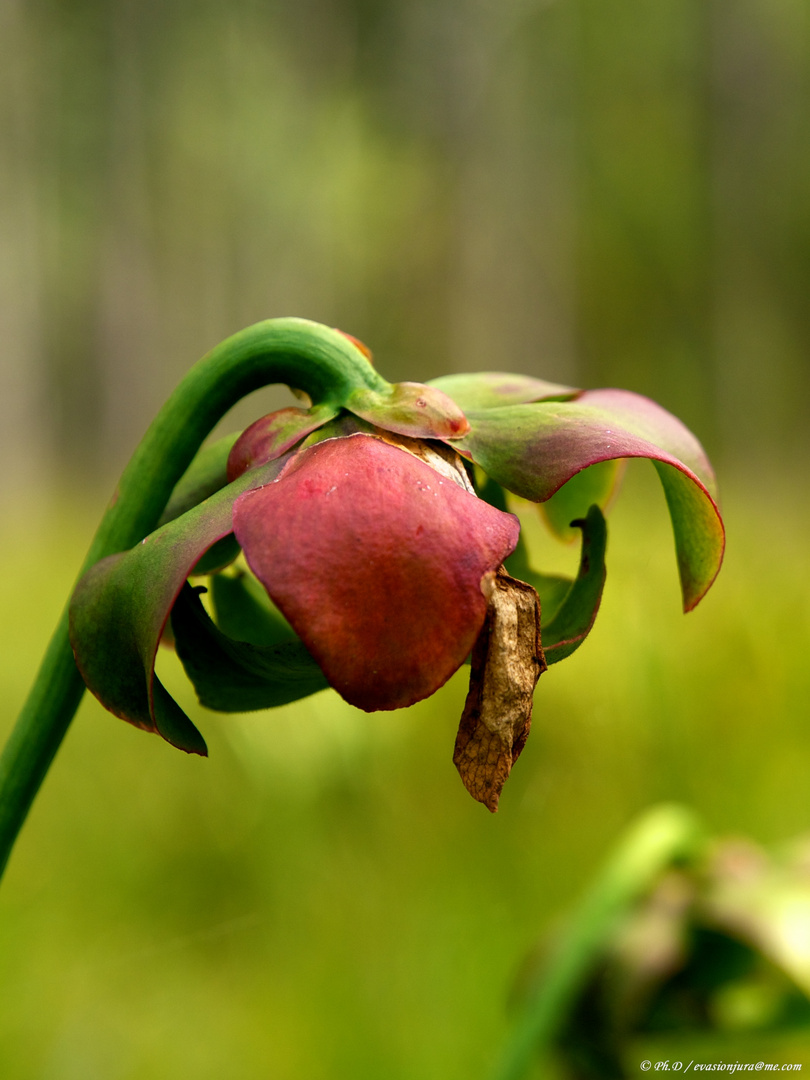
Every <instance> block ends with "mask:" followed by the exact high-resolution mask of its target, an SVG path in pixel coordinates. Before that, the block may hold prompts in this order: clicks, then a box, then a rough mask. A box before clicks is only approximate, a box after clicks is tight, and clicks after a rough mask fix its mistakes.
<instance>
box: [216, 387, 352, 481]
mask: <svg viewBox="0 0 810 1080" xmlns="http://www.w3.org/2000/svg"><path fill="white" fill-rule="evenodd" d="M339 412H340V407H339V406H338V405H333V404H330V403H326V404H324V405H313V407H312V408H311V409H296V408H292V407H290V408H287V409H279V410H278V411H277V412H273V413H270V414H269V415H268V416H263V417H262V418H261V420H257V421H256V422H255V423H254V424H251V425H250V427H249V428H246V429H245V431H243V432H242V434H241V435H240V436H239V438H238V439H237V440H236V443H235V444H234V447H233V449H232V450H231V453H230V456H229V457H228V479H229V480H235V479H236V477H237V476H241V475H242V473H243V472H247V471H248V469H254V468H255V467H256V466H257V465H264V464H265V463H266V462H268V461H274V460H275V459H276V458H279V457H281V455H282V454H286V452H287V451H288V450H291V449H292V448H293V447H294V446H295V444H296V443H299V442H301V440H302V439H305V438H306V437H307V435H310V434H311V433H312V432H313V431H317V430H318V428H320V427H323V425H324V424H326V423H328V421H330V420H333V419H334V418H335V417H336V416H337V414H338V413H339Z"/></svg>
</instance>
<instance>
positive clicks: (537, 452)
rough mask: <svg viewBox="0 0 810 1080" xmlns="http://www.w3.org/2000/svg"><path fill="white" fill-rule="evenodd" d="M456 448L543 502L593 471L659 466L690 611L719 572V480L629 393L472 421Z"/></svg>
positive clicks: (660, 412)
mask: <svg viewBox="0 0 810 1080" xmlns="http://www.w3.org/2000/svg"><path fill="white" fill-rule="evenodd" d="M468 418H469V420H470V425H471V430H470V432H469V434H468V435H465V436H464V437H463V438H462V439H460V440H457V441H454V442H453V446H454V447H456V448H457V449H458V450H459V451H460V452H461V453H464V454H465V455H468V456H469V457H471V458H472V460H473V461H475V462H476V463H477V464H478V465H480V466H481V467H482V468H483V469H484V470H485V471H486V472H487V473H489V475H490V476H492V477H493V478H494V479H495V480H497V481H498V483H500V484H503V486H504V487H506V488H508V489H509V490H510V491H513V492H514V493H515V494H516V495H521V496H523V497H524V498H527V499H532V500H534V501H536V502H542V501H544V500H545V499H548V498H549V496H551V495H553V494H554V492H555V491H557V490H558V489H559V488H560V487H562V485H563V484H564V483H565V482H566V481H567V480H570V478H571V477H572V476H574V475H575V474H576V473H578V472H579V471H580V470H582V469H584V468H586V467H587V466H589V465H593V464H595V463H596V462H599V461H608V460H612V459H614V458H626V457H645V458H649V459H651V460H652V461H653V463H654V464H655V466H656V468H657V470H658V474H659V476H660V477H661V482H662V485H663V487H664V493H665V495H666V499H667V503H668V506H669V511H670V516H671V518H672V525H673V529H674V533H675V547H676V553H677V558H678V569H679V571H680V577H681V588H682V592H683V599H684V609H685V610H686V611H690V610H691V609H692V608H693V607H694V606H695V605H696V604H697V603H698V601H699V600H700V599H701V598H702V597H703V596H704V595H705V593H706V591H707V590H708V588H709V586H710V585H711V583H712V581H713V580H714V578H715V577H716V575H717V572H718V570H719V569H720V564H721V562H722V559H723V549H724V544H725V534H724V531H723V523H722V519H721V517H720V512H719V510H718V508H717V504H716V502H715V492H716V484H715V479H714V473H713V472H712V468H711V465H710V464H709V461H708V458H707V457H706V454H705V453H704V451H703V448H702V447H701V445H700V443H699V442H698V441H697V439H696V438H695V437H694V435H692V433H691V432H690V431H689V429H688V428H686V427H685V426H684V425H683V424H682V423H681V422H680V420H678V419H676V417H674V416H672V414H671V413H668V412H667V411H666V410H665V409H662V408H661V407H660V405H656V404H655V402H653V401H650V400H649V399H648V398H644V397H641V396H640V395H639V394H633V393H631V392H629V391H625V390H593V391H587V392H586V393H583V394H582V395H580V397H579V398H577V400H575V401H549V402H538V403H536V404H530V405H514V406H511V407H509V408H499V409H482V410H480V411H477V412H476V411H470V412H469V413H468Z"/></svg>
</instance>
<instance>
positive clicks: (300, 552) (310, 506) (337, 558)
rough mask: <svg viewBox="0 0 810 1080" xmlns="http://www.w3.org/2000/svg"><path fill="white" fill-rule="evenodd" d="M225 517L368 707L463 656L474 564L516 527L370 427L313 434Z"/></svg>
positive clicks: (478, 618)
mask: <svg viewBox="0 0 810 1080" xmlns="http://www.w3.org/2000/svg"><path fill="white" fill-rule="evenodd" d="M234 528H235V532H236V536H237V538H238V540H239V542H240V543H241V544H242V547H243V549H244V553H245V556H246V558H247V560H248V562H249V564H250V566H251V568H252V570H253V572H254V573H255V574H256V576H257V577H258V578H259V580H260V581H261V582H262V583H263V584H264V586H265V588H266V589H267V592H268V594H269V595H270V597H271V598H272V599H273V601H274V602H275V603H276V604H277V605H278V606H279V608H280V609H281V610H282V612H283V613H284V615H285V616H286V617H287V619H288V620H289V621H290V623H291V624H292V626H293V628H294V629H295V631H296V633H298V634H299V636H300V637H301V638H302V640H303V641H304V643H305V645H306V646H307V648H308V649H309V650H310V652H311V653H312V655H313V656H314V657H315V659H316V660H317V662H318V663H319V664H320V666H321V668H322V669H323V671H324V673H325V675H326V677H327V679H328V680H329V682H330V684H331V685H332V686H333V687H334V688H335V689H336V690H337V691H338V692H339V693H340V694H341V695H342V696H343V697H344V698H345V699H346V700H347V701H349V702H350V703H351V704H353V705H356V706H358V707H359V708H362V709H365V710H367V711H374V710H377V709H396V708H403V707H405V706H407V705H411V704H413V703H414V702H415V701H419V700H421V699H422V698H425V697H428V696H429V695H430V694H432V693H433V692H434V691H435V690H437V689H438V688H439V687H440V686H441V685H442V684H443V683H444V682H446V680H447V679H448V678H449V677H450V676H451V675H452V674H453V672H454V671H456V670H457V669H458V668H459V667H460V665H461V664H462V663H463V661H464V659H465V657H466V656H467V655H468V654H469V652H470V649H471V648H472V645H473V643H474V642H475V640H476V638H477V636H478V634H479V632H480V630H481V627H482V625H483V622H484V617H485V614H486V600H485V598H484V595H483V593H482V591H481V581H482V579H483V577H484V575H485V574H487V573H488V572H489V571H493V570H495V568H496V567H497V566H499V565H500V563H501V562H502V561H503V559H504V558H505V557H506V556H507V555H508V554H509V553H510V552H511V551H512V550H514V548H515V545H516V544H517V539H518V532H519V525H518V522H517V519H516V518H515V517H513V515H511V514H504V513H502V512H501V511H499V510H496V509H495V508H494V507H491V506H489V505H488V504H487V503H485V502H483V501H482V500H479V499H477V498H476V497H475V496H474V495H471V494H470V493H469V492H467V491H464V490H463V489H462V488H461V487H459V486H457V485H456V484H454V483H453V482H452V480H449V479H446V478H444V477H442V476H441V475H439V474H438V473H437V472H435V471H434V470H433V469H431V468H430V466H428V465H426V464H424V463H423V462H422V461H420V460H418V459H417V458H416V457H414V456H413V455H411V454H409V453H407V452H406V451H404V450H400V449H399V448H397V447H394V446H391V445H389V444H388V443H385V442H383V441H381V440H379V439H376V438H373V437H371V436H368V435H354V436H351V437H349V438H345V439H334V440H330V441H327V442H323V443H320V444H318V445H316V446H314V447H312V448H311V449H309V450H307V451H305V452H303V453H302V454H300V455H298V456H297V457H296V458H295V459H294V460H293V461H291V462H290V463H289V465H287V466H286V467H285V469H284V471H283V472H282V473H281V475H280V476H279V478H278V480H277V481H276V482H275V483H272V484H269V485H268V486H266V487H264V488H262V489H260V490H257V491H253V492H250V493H245V495H243V496H240V498H239V499H237V501H236V504H235V507H234Z"/></svg>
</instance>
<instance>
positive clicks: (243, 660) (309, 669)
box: [172, 585, 329, 712]
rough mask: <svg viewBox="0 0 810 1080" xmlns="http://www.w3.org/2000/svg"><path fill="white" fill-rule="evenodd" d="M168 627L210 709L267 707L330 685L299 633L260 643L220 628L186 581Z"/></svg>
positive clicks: (249, 710) (195, 685) (190, 675)
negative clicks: (272, 643) (280, 640)
mask: <svg viewBox="0 0 810 1080" xmlns="http://www.w3.org/2000/svg"><path fill="white" fill-rule="evenodd" d="M172 629H173V630H174V637H175V645H176V648H177V655H178V656H179V657H180V660H181V661H182V663H183V667H184V668H185V670H186V674H187V675H188V677H189V679H190V680H191V682H192V683H193V684H194V689H195V690H196V691H197V696H198V698H199V699H200V704H201V705H204V706H205V707H206V708H208V709H216V710H218V711H219V712H251V711H253V710H255V709H271V708H275V706H277V705H287V704H289V703H290V702H291V701H298V700H299V699H300V698H304V697H308V696H309V695H310V694H315V693H317V691H319V690H325V689H326V688H327V687H328V685H329V684H328V683H327V681H326V678H325V676H324V674H323V672H322V671H321V669H320V668H319V667H318V665H317V664H316V663H315V661H314V660H313V659H312V657H311V656H310V654H309V653H308V652H307V650H306V648H305V647H304V645H303V644H302V643H301V641H299V640H298V639H294V640H291V641H285V642H282V643H281V644H277V645H267V646H258V645H251V644H250V643H249V642H245V641H238V640H235V639H234V638H230V637H228V636H227V635H226V634H223V633H222V631H221V630H219V629H218V628H217V627H216V626H215V625H214V623H213V622H212V621H211V619H210V618H209V616H208V613H207V612H206V610H205V608H204V607H203V605H202V603H201V602H200V598H199V596H198V595H197V593H196V591H195V590H194V589H192V588H191V587H190V586H189V585H186V586H185V587H184V588H183V590H182V591H181V593H180V595H179V597H178V598H177V601H176V602H175V604H174V607H173V608H172Z"/></svg>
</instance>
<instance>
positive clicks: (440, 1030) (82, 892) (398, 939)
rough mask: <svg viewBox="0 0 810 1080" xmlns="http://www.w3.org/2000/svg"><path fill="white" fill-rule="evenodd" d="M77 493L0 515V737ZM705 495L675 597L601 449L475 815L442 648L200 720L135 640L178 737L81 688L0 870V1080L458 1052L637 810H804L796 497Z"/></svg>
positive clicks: (658, 513)
mask: <svg viewBox="0 0 810 1080" xmlns="http://www.w3.org/2000/svg"><path fill="white" fill-rule="evenodd" d="M77 507H78V508H77ZM84 509H85V504H84V503H81V502H79V503H76V502H74V503H73V504H72V505H69V504H68V502H67V501H66V500H64V499H63V500H62V502H61V504H60V505H56V504H54V505H53V506H51V507H49V508H44V509H40V510H38V511H37V512H32V510H31V508H30V507H27V508H23V510H22V511H19V513H18V515H17V516H15V514H13V513H12V511H11V510H10V509H8V511H7V513H6V514H5V515H4V517H3V524H2V528H1V529H0V553H1V554H2V556H3V559H2V564H3V567H4V571H5V573H4V577H3V581H2V584H0V590H2V591H1V592H0V610H2V615H3V619H2V627H1V628H0V648H1V655H2V660H1V661H0V702H2V704H0V723H1V725H2V729H3V731H4V732H5V731H6V730H8V728H10V726H11V724H12V721H13V718H14V716H15V714H16V710H17V708H18V707H19V705H20V704H21V702H22V699H23V697H24V694H25V692H26V690H27V686H28V683H29V682H30V680H31V679H32V678H33V676H34V672H35V669H36V664H37V662H38V657H39V654H40V653H41V651H42V649H43V648H44V645H45V643H46V640H47V637H48V635H49V633H50V631H51V628H52V625H53V623H54V622H55V621H56V618H57V616H58V613H59V610H60V607H61V604H62V602H63V599H64V596H65V595H66V593H67V591H68V589H69V587H70V583H71V580H72V576H73V573H74V572H75V568H76V567H77V566H78V564H79V562H80V560H81V557H82V555H83V551H84V548H85V546H86V544H87V541H88V539H89V533H90V530H91V528H92V524H93V523H92V521H91V518H90V515H89V513H85V512H84ZM725 509H726V519H727V524H728V528H729V536H730V544H729V550H728V555H727V562H726V566H725V568H724V570H723V572H722V574H721V576H720V579H719V580H718V582H717V584H716V586H715V588H714V590H713V591H712V592H711V593H710V594H709V596H708V597H707V599H706V600H705V602H704V603H703V605H701V607H699V608H698V609H697V611H696V612H694V613H693V614H691V615H689V616H688V617H683V616H682V615H681V614H680V611H679V598H678V590H677V581H676V572H675V566H674V557H673V553H672V544H671V538H670V535H669V525H668V522H667V519H666V513H665V510H664V506H663V499H662V497H661V495H660V491H659V490H658V489H657V484H656V480H655V477H654V475H653V473H652V470H651V469H649V468H645V467H643V466H639V467H637V468H632V469H631V470H630V475H629V477H628V482H627V484H626V488H625V491H624V492H623V494H622V497H621V498H620V499H619V501H618V502H617V505H616V507H615V508H614V511H613V513H612V516H611V535H610V547H609V552H608V584H607V589H606V594H605V599H604V602H603V608H602V611H601V613H600V615H599V618H598V619H597V623H596V627H595V629H594V632H593V634H592V636H591V638H590V639H589V641H588V642H586V644H585V646H584V647H583V648H582V649H581V650H580V652H579V653H578V654H577V655H576V656H575V657H573V658H572V659H570V660H569V661H566V662H565V663H564V664H561V665H558V666H556V667H554V668H552V669H551V670H550V671H549V672H548V673H547V674H546V675H544V676H543V678H542V680H541V683H540V686H539V688H538V692H537V695H536V703H535V721H534V730H533V733H532V737H531V739H530V740H529V744H528V746H527V748H526V751H525V752H524V755H523V757H522V758H521V760H520V762H519V763H518V765H517V767H516V769H515V772H514V775H513V777H512V778H511V779H510V781H509V784H508V786H507V788H506V791H505V794H504V796H503V799H502V803H501V810H500V812H499V813H498V814H497V815H496V816H494V817H493V816H490V815H489V814H488V813H487V812H486V811H485V810H484V809H483V808H482V807H480V806H478V805H477V804H475V803H473V802H472V801H471V800H470V799H469V798H468V796H467V795H466V794H465V792H464V790H463V789H462V787H461V784H460V782H459V781H458V779H457V777H456V775H455V771H454V769H453V765H452V761H451V754H452V745H453V738H454V733H455V726H456V723H457V720H458V716H459V713H460V710H461V705H462V702H463V698H464V693H465V685H464V683H465V679H464V674H463V673H461V674H460V675H459V676H457V677H456V678H455V679H453V680H452V681H451V683H450V684H449V685H448V686H447V687H445V688H444V689H443V690H442V691H441V692H440V693H438V694H437V695H436V696H435V697H434V698H433V699H432V700H431V701H429V702H426V703H423V704H422V705H420V706H417V707H415V708H413V709H411V710H409V711H406V712H400V713H394V714H376V715H365V714H362V713H358V712H356V711H354V710H352V709H350V708H349V707H348V706H346V705H345V704H344V703H343V702H341V701H340V700H339V699H337V697H336V696H334V695H333V694H332V693H331V692H326V693H323V694H320V695H317V696H315V697H313V698H311V699H309V700H308V701H305V702H302V703H299V704H298V705H295V706H291V707H289V708H285V709H280V710H277V711H275V712H274V713H262V714H255V715H252V716H247V717H221V716H217V715H214V714H203V713H202V712H201V710H199V709H197V708H196V706H195V705H194V703H193V699H192V695H191V693H190V691H189V689H188V688H187V686H186V685H185V683H184V679H183V676H182V674H181V673H180V672H179V671H178V670H177V668H176V665H175V661H174V658H173V657H172V656H170V655H164V656H162V658H161V665H162V671H163V674H164V676H165V678H166V680H167V681H168V682H169V684H170V685H171V687H172V689H173V692H174V693H175V694H176V695H177V696H178V697H179V698H180V699H181V700H182V702H183V703H184V705H185V706H186V707H187V708H188V709H189V710H190V711H192V712H193V715H194V718H195V721H196V722H198V723H199V724H200V726H201V727H202V729H203V731H204V734H205V735H206V738H207V740H208V743H209V747H210V758H209V759H208V760H207V761H201V760H199V759H195V758H190V757H186V756H185V755H183V754H181V753H178V752H177V751H175V750H173V749H171V748H170V747H169V746H168V745H166V744H164V743H162V742H161V741H160V740H158V739H157V738H154V737H150V736H148V735H145V734H143V733H141V732H138V731H136V730H134V729H133V728H130V727H129V726H128V725H126V724H123V723H121V722H120V721H118V720H115V719H114V718H112V717H110V716H108V715H107V714H106V713H105V712H104V711H103V710H102V709H101V708H100V706H98V705H97V704H96V703H95V702H94V701H92V700H87V701H86V702H85V704H84V706H83V708H82V710H81V712H80V714H79V716H78V718H77V720H76V722H75V724H74V726H73V728H72V729H71V731H70V733H69V736H68V738H67V740H66V743H65V745H64V747H63V749H62V751H61V752H60V755H59V757H58V759H57V762H56V764H55V767H54V768H53V770H52V773H51V775H50V776H49V777H48V780H47V781H46V784H45V787H44V789H43V791H42V793H41V795H40V798H39V800H38V802H37V804H36V806H35V808H34V811H33V813H32V815H31V817H30V819H29V822H28V823H27V825H26V828H25V830H24V832H23V834H22V836H21V839H20V841H19V844H18V847H17V849H16V852H15V854H14V856H13V858H12V862H11V864H10V867H9V870H8V873H7V877H6V880H5V882H4V884H3V887H2V889H0V984H1V985H2V988H3V1006H2V1009H0V1075H2V1076H3V1077H9V1078H13V1080H34V1078H36V1080H74V1078H75V1080H95V1078H99V1080H165V1078H168V1077H182V1078H183V1080H229V1078H234V1080H237V1078H238V1080H260V1078H261V1080H266V1078H268V1077H273V1080H320V1078H327V1077H328V1078H334V1077H352V1080H362V1078H364V1077H368V1078H369V1080H372V1078H373V1080H378V1078H379V1077H381V1076H384V1077H386V1080H400V1078H401V1080H404V1078H408V1080H434V1078H435V1080H455V1078H458V1080H461V1078H465V1080H467V1078H469V1077H475V1076H484V1075H485V1074H486V1071H487V1068H488V1065H489V1063H490V1062H491V1061H492V1060H493V1058H494V1056H495V1054H496V1052H497V1050H498V1047H499V1043H500V1040H501V1039H502V1037H503V1035H504V1033H505V1030H506V1012H505V1000H506V997H507V995H508V991H509V987H510V983H511V980H512V977H513V975H514V972H515V970H516V967H517V966H518V965H519V963H520V961H521V958H522V956H523V955H524V953H525V952H526V951H527V950H528V949H529V948H530V947H531V945H532V944H533V942H534V941H535V939H536V938H537V936H538V935H539V934H540V933H542V932H543V931H544V929H546V928H547V927H548V926H549V924H550V920H551V919H552V917H554V916H555V915H556V914H557V913H558V912H559V911H560V910H562V909H564V908H565V906H566V905H567V904H568V903H570V902H571V901H572V900H573V899H574V897H575V896H576V895H577V894H578V892H579V890H580V889H581V888H582V887H583V886H584V884H585V883H586V881H587V879H588V877H589V875H590V874H591V873H592V872H593V870H594V869H595V867H596V866H597V865H598V864H599V863H600V862H601V860H602V858H603V856H604V854H605V853H606V851H607V849H608V848H609V846H610V844H611V842H612V841H613V839H614V838H615V836H616V835H617V834H618V832H619V831H620V830H621V829H622V827H623V826H624V825H625V824H626V822H627V821H628V820H629V818H630V817H631V816H632V815H633V814H634V813H635V812H637V811H638V810H639V809H641V808H642V807H645V806H647V805H648V804H650V803H652V802H654V801H656V800H659V799H677V800H681V801H685V802H687V803H689V804H690V805H692V806H693V807H694V808H695V809H696V810H697V811H698V812H699V813H701V814H702V815H703V816H704V817H705V819H706V821H707V823H708V824H709V826H710V827H711V828H712V829H713V830H716V831H719V832H723V833H728V832H744V833H748V834H751V835H753V836H754V837H755V838H757V839H760V840H764V841H771V840H778V839H782V838H784V837H788V836H790V835H793V834H795V833H798V832H801V831H804V830H807V829H808V828H810V799H808V796H807V791H808V783H807V779H808V776H810V721H809V720H808V716H807V701H808V700H810V666H809V665H808V664H807V654H808V646H809V645H810V633H808V595H810V588H808V584H809V583H808V567H807V558H806V540H805V537H806V535H807V524H808V521H807V510H806V507H805V506H803V505H800V504H799V501H798V500H796V501H791V500H789V499H788V498H787V497H784V496H782V495H781V494H780V492H779V491H775V490H773V489H767V488H765V489H764V490H763V486H762V485H757V487H756V490H754V487H753V485H752V486H751V487H748V486H743V485H740V486H739V487H737V488H735V487H734V486H733V484H732V485H727V486H726V502H725ZM544 550H545V549H544ZM555 558H558V559H561V561H562V563H563V564H566V563H567V564H568V565H569V566H570V565H571V564H573V563H574V562H575V561H576V555H575V553H574V552H564V553H563V554H562V555H561V556H555ZM733 1051H734V1047H733V1046H732V1047H730V1048H729V1052H733ZM785 1060H787V1058H785Z"/></svg>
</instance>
